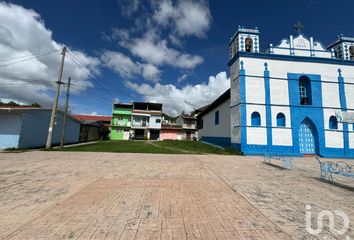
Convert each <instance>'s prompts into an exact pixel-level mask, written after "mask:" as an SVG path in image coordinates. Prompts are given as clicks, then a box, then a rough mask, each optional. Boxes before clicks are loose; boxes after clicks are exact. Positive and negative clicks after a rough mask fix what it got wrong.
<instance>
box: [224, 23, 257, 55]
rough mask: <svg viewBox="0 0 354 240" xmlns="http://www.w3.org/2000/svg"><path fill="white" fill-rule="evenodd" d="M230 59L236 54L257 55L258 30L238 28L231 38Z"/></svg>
mask: <svg viewBox="0 0 354 240" xmlns="http://www.w3.org/2000/svg"><path fill="white" fill-rule="evenodd" d="M229 46H230V58H233V57H234V56H235V55H236V54H237V53H238V52H250V53H259V30H258V28H257V27H256V28H254V29H248V28H245V27H241V26H239V27H238V29H237V31H236V33H235V35H234V36H233V37H232V38H231V41H230V43H229Z"/></svg>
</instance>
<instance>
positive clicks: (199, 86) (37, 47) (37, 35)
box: [0, 0, 354, 116]
mask: <svg viewBox="0 0 354 240" xmlns="http://www.w3.org/2000/svg"><path fill="white" fill-rule="evenodd" d="M352 9H354V2H353V1H352V0H338V1H336V5H333V1H329V0H323V1H321V0H297V1H285V0H284V1H280V0H277V1H275V0H269V1H255V2H252V3H251V2H250V1H237V0H234V1H224V0H214V1H206V0H180V1H170V0H105V1H99V0H87V1H83V0H82V1H78V0H60V1H59V0H52V1H47V0H13V1H0V19H1V21H0V98H1V100H2V101H6V100H7V101H9V100H16V101H17V102H20V103H33V102H37V103H40V104H41V105H42V106H44V107H51V105H52V102H53V96H54V93H55V88H56V85H55V82H56V81H57V80H58V75H59V66H60V59H61V55H60V53H61V49H62V48H63V47H64V46H67V48H68V53H67V55H66V58H65V64H64V75H63V80H62V81H63V82H67V78H68V77H71V78H72V86H71V91H70V107H69V109H70V111H71V112H72V113H76V114H98V115H111V112H112V103H113V102H114V101H119V102H132V101H151V102H160V103H163V111H164V112H165V113H167V114H169V115H172V116H176V115H178V114H180V113H181V112H182V111H184V112H190V111H192V110H193V109H195V108H199V107H202V106H204V105H207V104H209V103H211V102H212V101H213V100H215V99H216V98H217V97H218V96H219V95H220V94H222V93H223V92H224V91H226V90H227V89H228V88H229V87H230V82H229V69H228V66H227V62H228V60H229V47H228V43H229V40H230V38H231V37H232V35H233V34H234V33H235V31H236V30H237V27H238V26H239V25H240V26H245V27H246V28H254V27H258V28H259V30H260V46H261V51H264V50H266V48H267V46H269V44H270V43H273V44H277V43H278V42H279V41H280V40H281V39H283V38H287V37H289V35H291V34H293V35H295V34H296V32H295V30H294V28H293V25H294V24H295V23H296V22H297V21H301V23H302V24H303V25H304V29H303V33H304V34H305V35H306V36H309V37H310V36H312V37H314V39H315V40H318V41H321V42H322V43H324V44H325V45H327V44H329V43H330V42H332V41H334V40H335V39H336V37H337V36H338V34H344V35H345V36H349V37H354V32H353V24H354V14H352ZM65 88H66V86H65V85H64V86H62V90H61V95H60V101H59V106H61V107H62V106H63V105H64V103H65Z"/></svg>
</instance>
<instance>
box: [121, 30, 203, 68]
mask: <svg viewBox="0 0 354 240" xmlns="http://www.w3.org/2000/svg"><path fill="white" fill-rule="evenodd" d="M128 48H129V50H130V51H131V52H132V53H133V54H134V55H136V56H138V57H140V58H141V59H143V60H144V61H146V62H148V63H151V64H155V65H169V66H172V67H176V68H182V69H192V68H195V67H196V66H197V65H199V64H201V63H202V62H203V58H202V57H201V56H197V55H190V54H186V53H181V52H179V51H177V50H175V49H173V48H169V47H168V46H167V41H166V40H161V39H159V38H158V37H157V35H156V34H155V32H154V31H149V32H148V33H146V34H145V36H144V37H143V38H136V39H134V40H133V41H132V42H131V43H130V45H129V47H128Z"/></svg>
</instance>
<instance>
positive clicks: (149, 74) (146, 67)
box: [141, 64, 161, 81]
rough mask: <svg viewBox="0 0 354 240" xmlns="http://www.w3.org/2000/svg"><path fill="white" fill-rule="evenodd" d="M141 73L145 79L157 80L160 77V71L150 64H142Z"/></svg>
mask: <svg viewBox="0 0 354 240" xmlns="http://www.w3.org/2000/svg"><path fill="white" fill-rule="evenodd" d="M141 66H142V74H143V77H144V78H145V79H147V80H151V81H158V80H159V79H160V75H161V71H160V70H159V69H158V68H157V67H155V66H154V65H152V64H142V65H141Z"/></svg>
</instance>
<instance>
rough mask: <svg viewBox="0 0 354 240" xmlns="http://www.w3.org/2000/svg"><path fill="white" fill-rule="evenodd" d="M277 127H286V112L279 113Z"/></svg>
mask: <svg viewBox="0 0 354 240" xmlns="http://www.w3.org/2000/svg"><path fill="white" fill-rule="evenodd" d="M277 127H285V115H284V113H278V115H277Z"/></svg>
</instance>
